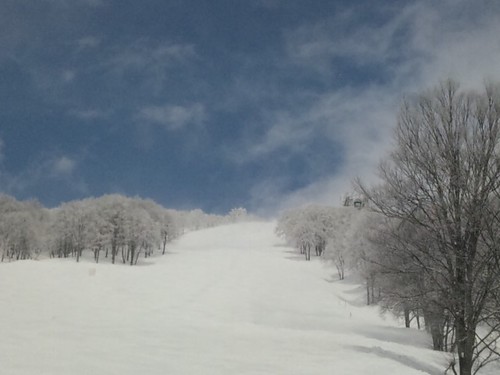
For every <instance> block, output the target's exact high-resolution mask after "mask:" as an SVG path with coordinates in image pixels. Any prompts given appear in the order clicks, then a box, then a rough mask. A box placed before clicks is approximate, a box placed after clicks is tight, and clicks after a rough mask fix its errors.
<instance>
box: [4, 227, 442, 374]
mask: <svg viewBox="0 0 500 375" xmlns="http://www.w3.org/2000/svg"><path fill="white" fill-rule="evenodd" d="M274 225H275V224H274V223H240V224H234V225H227V226H222V227H218V228H212V229H207V230H202V231H197V232H192V233H189V234H187V235H185V236H184V237H182V238H181V239H179V240H178V241H177V242H176V243H175V244H173V245H171V246H170V249H169V253H168V254H167V255H165V256H157V257H153V258H149V259H141V260H140V261H139V262H140V264H139V265H138V266H134V267H130V266H125V265H111V264H107V263H102V264H94V263H92V262H91V261H90V260H89V261H83V262H80V263H76V262H74V260H43V261H23V262H13V263H4V264H1V265H0V306H1V307H0V332H1V338H2V339H1V340H0V369H1V373H2V374H9V375H10V374H11V375H21V374H22V375H25V374H30V375H31V374H50V375H58V374H61V375H62V374H64V375H67V374H72V375H80V374H81V375H83V374H120V375H128V374H134V375H137V374H162V375H163V374H231V375H234V374H273V375H276V374H307V375H314V374H367V373H369V374H370V375H377V374H384V375H386V374H407V375H411V374H442V373H443V371H444V368H445V366H446V362H447V357H446V355H445V354H443V353H439V352H434V351H432V350H430V349H429V348H430V340H429V337H428V336H427V334H426V333H425V332H422V331H418V330H416V329H405V328H402V327H401V324H400V322H398V321H397V320H395V319H393V318H391V317H390V316H386V317H383V316H381V315H380V313H379V311H378V309H377V308H376V307H367V306H364V303H363V301H364V295H363V287H362V286H360V285H359V284H356V283H355V282H354V281H352V280H349V279H347V280H344V281H342V282H340V281H337V280H336V278H335V275H334V274H335V272H334V269H332V268H331V267H328V266H327V265H325V263H324V262H321V261H319V260H317V259H313V261H311V262H305V261H304V260H303V259H302V257H300V256H299V255H297V254H296V252H295V251H294V250H293V249H290V248H288V247H286V246H284V245H283V244H282V243H281V241H280V240H279V239H278V238H276V236H275V235H274Z"/></svg>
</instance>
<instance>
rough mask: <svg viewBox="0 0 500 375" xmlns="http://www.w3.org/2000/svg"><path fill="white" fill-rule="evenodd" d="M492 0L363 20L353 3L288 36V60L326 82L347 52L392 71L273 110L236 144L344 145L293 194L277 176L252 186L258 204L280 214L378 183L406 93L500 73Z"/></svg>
mask: <svg viewBox="0 0 500 375" xmlns="http://www.w3.org/2000/svg"><path fill="white" fill-rule="evenodd" d="M491 4H492V2H488V1H478V2H477V3H476V6H475V7H472V6H471V5H470V2H467V1H451V0H450V1H445V2H443V4H436V3H435V2H431V1H421V2H418V3H416V4H412V5H408V6H406V7H402V8H401V9H400V10H398V11H394V9H393V10H392V12H394V13H393V14H392V15H391V17H389V19H388V21H387V22H385V23H383V24H378V25H377V24H373V25H372V26H369V25H365V26H360V27H359V26H358V25H359V19H357V17H356V13H355V12H350V11H346V12H345V13H343V14H341V15H339V16H337V17H336V18H335V19H333V20H329V21H326V22H324V21H322V22H319V23H317V24H310V25H303V26H302V27H300V28H298V29H297V30H294V31H291V32H289V33H288V34H286V35H285V52H286V54H285V57H284V58H283V61H281V64H282V65H283V66H288V67H290V66H300V67H301V69H303V70H304V71H307V72H310V73H313V74H317V75H318V76H320V77H324V78H325V80H328V79H331V77H332V71H331V70H332V69H333V70H334V69H335V66H336V64H335V63H336V61H335V59H337V58H339V57H340V58H343V59H345V61H344V62H349V63H350V64H353V65H355V66H365V65H367V64H375V65H376V66H377V68H376V70H378V72H383V74H384V79H382V80H381V81H379V83H377V84H368V85H367V84H365V83H357V84H352V85H350V86H349V85H342V86H339V87H338V88H332V89H329V90H327V91H325V92H323V93H321V94H318V95H317V97H316V98H314V100H309V101H305V102H304V101H303V100H297V101H296V106H295V108H294V106H293V105H292V106H290V107H289V109H281V110H279V111H275V112H274V113H271V114H268V115H266V116H265V121H267V123H268V124H269V128H268V130H267V131H266V132H265V133H264V134H263V135H261V136H254V137H253V138H252V140H251V142H248V141H247V142H242V143H241V144H239V145H237V148H238V150H239V152H238V155H239V156H238V161H239V162H246V161H252V160H256V159H259V158H260V159H261V160H265V158H268V157H271V155H272V153H273V152H274V151H276V150H280V152H288V153H294V152H296V151H297V147H308V145H307V144H308V142H310V141H311V140H313V139H315V138H318V137H324V138H328V139H330V140H331V141H332V145H334V144H341V145H342V146H343V152H344V155H343V158H342V161H341V164H340V165H337V166H335V167H334V166H332V171H331V172H324V173H323V177H321V178H320V179H318V180H316V181H312V182H311V183H309V184H308V185H307V186H305V187H303V188H301V189H299V190H295V191H292V192H289V191H287V188H286V184H283V183H282V182H279V181H278V182H276V181H275V178H271V179H269V180H268V181H261V182H259V183H258V184H256V185H255V186H254V188H253V189H252V196H253V206H254V207H261V208H262V209H263V210H264V211H266V212H274V211H275V210H277V209H278V210H279V209H284V208H287V207H291V206H296V205H303V204H306V203H312V202H320V203H325V204H339V203H340V198H341V197H342V195H343V194H345V193H346V192H349V191H351V189H352V186H351V182H352V180H353V178H354V177H356V176H360V177H361V178H362V179H363V180H365V181H367V182H375V181H377V177H376V169H377V165H378V163H379V160H380V159H381V158H383V157H384V156H385V155H387V153H388V152H389V151H390V148H391V143H392V129H393V127H394V126H395V124H396V120H397V112H398V105H399V102H400V100H401V99H402V97H403V95H405V94H412V93H414V92H418V91H421V90H422V89H424V88H429V87H432V86H434V85H436V84H437V83H439V81H441V80H444V79H447V78H449V77H451V78H454V79H457V80H459V81H460V82H461V83H462V84H463V86H465V87H478V86H481V85H482V84H483V82H484V80H485V79H494V80H500V65H499V64H498V61H500V39H498V35H500V23H498V18H499V15H500V4H499V5H491ZM488 5H491V6H490V7H488ZM374 74H375V75H374V78H377V74H379V73H374ZM363 81H365V80H363ZM294 94H296V95H297V97H300V95H298V94H297V93H294ZM304 96H305V95H304ZM290 108H291V109H290ZM235 154H236V153H235ZM311 168H314V166H311ZM290 172H291V173H293V171H290Z"/></svg>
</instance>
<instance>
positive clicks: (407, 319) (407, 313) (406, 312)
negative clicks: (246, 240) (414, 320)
mask: <svg viewBox="0 0 500 375" xmlns="http://www.w3.org/2000/svg"><path fill="white" fill-rule="evenodd" d="M404 315H405V327H406V328H410V309H409V308H408V306H406V305H405V307H404Z"/></svg>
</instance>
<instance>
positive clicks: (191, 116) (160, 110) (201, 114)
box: [137, 103, 206, 130]
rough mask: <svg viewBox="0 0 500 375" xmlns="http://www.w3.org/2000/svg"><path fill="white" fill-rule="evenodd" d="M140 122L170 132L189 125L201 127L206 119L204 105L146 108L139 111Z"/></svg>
mask: <svg viewBox="0 0 500 375" xmlns="http://www.w3.org/2000/svg"><path fill="white" fill-rule="evenodd" d="M137 117H138V119H139V120H145V121H147V122H150V123H154V124H159V125H163V126H164V127H165V128H166V129H168V130H178V129H181V128H184V127H186V126H189V125H201V124H202V123H203V122H204V121H205V119H206V111H205V107H204V106H203V104H200V103H194V104H191V105H188V106H180V105H170V104H167V105H164V106H149V107H144V108H142V109H141V110H140V111H139V114H138V116H137Z"/></svg>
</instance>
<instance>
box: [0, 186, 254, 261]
mask: <svg viewBox="0 0 500 375" xmlns="http://www.w3.org/2000/svg"><path fill="white" fill-rule="evenodd" d="M247 218H248V214H247V212H246V210H245V209H244V208H236V209H233V210H231V211H230V212H229V213H228V214H227V215H225V216H220V215H211V214H206V213H204V212H203V211H202V210H199V209H197V210H192V211H177V210H172V209H166V208H164V207H162V206H161V205H159V204H157V203H155V202H154V201H152V200H147V199H141V198H129V197H125V196H122V195H117V194H115V195H105V196H102V197H100V198H88V199H83V200H78V201H72V202H68V203H64V204H62V205H61V206H59V207H57V208H53V209H48V208H45V207H43V206H42V205H41V204H40V203H38V202H36V201H18V200H16V199H15V198H13V197H10V196H8V195H0V252H1V253H0V256H1V261H2V262H4V261H12V260H23V259H33V258H38V257H52V258H69V257H73V258H75V259H76V261H77V262H78V261H79V260H80V258H81V257H82V255H84V253H85V254H89V256H91V257H92V258H93V259H94V260H95V262H99V261H100V260H101V259H102V257H104V258H106V259H109V261H110V262H111V263H113V264H114V263H116V262H120V263H128V264H130V265H134V264H137V262H138V260H139V257H140V256H141V255H142V256H144V257H149V256H151V255H153V254H154V253H155V252H156V253H161V254H165V252H166V249H167V244H168V242H170V241H172V240H173V239H174V238H176V237H178V236H179V235H181V234H182V233H184V232H185V231H191V230H197V229H202V228H207V227H213V226H216V225H221V224H225V223H230V222H237V221H240V220H245V219H247Z"/></svg>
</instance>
